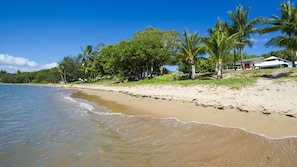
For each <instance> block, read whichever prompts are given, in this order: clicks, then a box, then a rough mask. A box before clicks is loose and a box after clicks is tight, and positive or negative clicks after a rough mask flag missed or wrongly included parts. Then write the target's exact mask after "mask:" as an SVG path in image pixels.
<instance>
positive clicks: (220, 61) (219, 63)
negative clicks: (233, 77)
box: [217, 59, 223, 79]
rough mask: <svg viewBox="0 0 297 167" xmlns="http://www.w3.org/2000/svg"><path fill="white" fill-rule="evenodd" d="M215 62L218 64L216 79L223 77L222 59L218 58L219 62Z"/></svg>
mask: <svg viewBox="0 0 297 167" xmlns="http://www.w3.org/2000/svg"><path fill="white" fill-rule="evenodd" d="M217 64H218V71H217V79H222V78H223V75H222V71H223V68H222V59H220V60H219V62H217Z"/></svg>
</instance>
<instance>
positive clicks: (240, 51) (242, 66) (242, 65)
mask: <svg viewBox="0 0 297 167" xmlns="http://www.w3.org/2000/svg"><path fill="white" fill-rule="evenodd" d="M242 50H243V49H242V48H239V53H240V63H241V68H242V69H243V70H244V64H243V52H242Z"/></svg>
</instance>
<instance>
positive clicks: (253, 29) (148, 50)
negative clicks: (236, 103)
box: [0, 1, 297, 83]
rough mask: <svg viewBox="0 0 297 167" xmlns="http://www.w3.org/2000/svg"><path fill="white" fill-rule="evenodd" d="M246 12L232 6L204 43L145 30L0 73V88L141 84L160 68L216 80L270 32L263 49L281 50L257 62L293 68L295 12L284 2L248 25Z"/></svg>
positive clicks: (195, 38) (296, 42)
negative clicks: (45, 66) (275, 61)
mask: <svg viewBox="0 0 297 167" xmlns="http://www.w3.org/2000/svg"><path fill="white" fill-rule="evenodd" d="M250 11H251V8H250V7H247V8H244V7H243V6H237V7H236V10H235V11H229V12H228V15H229V16H230V22H224V21H223V20H221V19H218V20H217V21H216V23H215V24H214V27H213V28H210V29H209V30H208V34H209V35H208V36H205V37H204V36H200V35H199V34H198V32H193V33H190V32H189V31H188V30H187V29H185V30H184V32H183V33H182V34H180V33H179V32H178V31H176V30H167V31H162V30H161V29H158V28H153V27H151V26H149V27H147V28H145V29H144V30H143V31H138V32H136V33H134V35H133V37H132V38H131V39H129V40H123V41H120V42H118V43H116V44H110V45H106V46H105V45H104V44H102V43H101V44H99V45H97V46H91V45H87V46H86V47H85V48H83V50H82V53H81V54H79V55H77V56H75V57H71V56H66V57H64V58H63V60H61V61H60V62H59V65H58V67H56V68H53V69H49V70H41V71H37V72H34V73H30V72H18V73H16V74H9V73H7V72H5V71H3V70H2V71H1V72H0V82H14V83H22V82H37V83H39V82H45V83H46V82H54V83H56V82H61V81H62V82H73V81H78V80H81V81H85V80H86V79H87V80H88V81H96V80H100V79H111V78H116V79H118V80H119V81H123V80H141V79H143V78H152V77H154V76H157V75H162V74H165V73H167V72H168V70H167V69H166V68H165V65H175V66H178V70H179V71H181V72H184V73H189V78H190V79H195V73H197V72H216V74H217V78H218V79H220V78H222V70H223V66H224V65H226V64H227V63H226V62H233V67H235V65H236V61H238V60H240V62H241V63H240V64H241V68H242V69H244V64H243V59H244V58H245V57H248V55H246V54H245V53H244V48H245V47H246V46H252V45H253V43H252V41H251V39H250V37H251V35H252V34H254V33H259V34H266V33H270V32H276V31H277V32H280V33H279V34H280V35H278V36H275V37H272V38H271V39H270V40H269V41H268V42H267V43H266V46H267V47H268V46H278V47H281V48H284V50H282V51H277V52H271V53H268V54H264V55H263V56H267V55H278V56H280V57H282V58H290V60H291V61H292V63H293V67H295V54H294V53H295V52H296V49H297V7H296V6H295V5H294V4H293V3H291V2H290V1H287V2H285V1H284V2H283V3H281V4H280V10H279V12H280V13H279V14H280V16H277V15H271V16H270V17H258V18H253V19H249V13H250ZM259 27H261V28H259ZM287 53H289V54H287ZM285 55H289V57H284V56H285Z"/></svg>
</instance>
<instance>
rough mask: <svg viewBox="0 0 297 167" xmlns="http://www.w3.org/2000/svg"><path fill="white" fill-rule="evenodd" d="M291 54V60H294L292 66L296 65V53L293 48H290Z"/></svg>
mask: <svg viewBox="0 0 297 167" xmlns="http://www.w3.org/2000/svg"><path fill="white" fill-rule="evenodd" d="M290 55H291V60H292V67H296V64H295V58H294V57H295V55H294V52H293V49H290Z"/></svg>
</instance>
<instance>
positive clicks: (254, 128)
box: [64, 79, 297, 138]
mask: <svg viewBox="0 0 297 167" xmlns="http://www.w3.org/2000/svg"><path fill="white" fill-rule="evenodd" d="M295 86H296V83H294V82H275V80H272V79H259V80H258V82H257V83H256V84H255V85H253V86H248V87H244V88H242V89H240V90H234V89H231V88H229V87H224V86H220V87H214V86H201V85H197V86H188V87H182V86H173V85H141V86H104V85H98V84H77V85H65V86H64V87H69V88H74V89H77V90H79V92H78V93H75V94H74V95H73V96H74V97H78V98H84V99H87V100H89V101H92V102H96V103H98V104H100V105H104V106H106V107H107V108H108V109H110V110H112V111H115V112H121V113H124V114H132V115H135V114H140V115H150V116H154V117H158V118H174V119H178V120H180V121H183V122H190V121H195V122H199V123H209V124H215V125H218V126H224V127H235V128H241V129H244V130H247V131H249V132H251V133H256V134H260V135H265V136H267V137H269V138H282V137H292V136H297V119H296V117H297V109H296V105H295V104H296V102H297V99H296V98H295V97H296V95H297V89H295Z"/></svg>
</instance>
